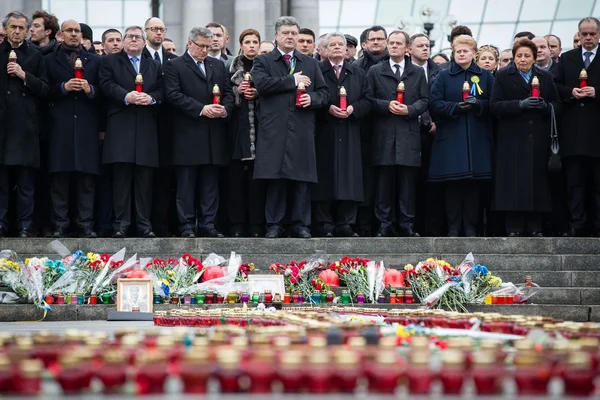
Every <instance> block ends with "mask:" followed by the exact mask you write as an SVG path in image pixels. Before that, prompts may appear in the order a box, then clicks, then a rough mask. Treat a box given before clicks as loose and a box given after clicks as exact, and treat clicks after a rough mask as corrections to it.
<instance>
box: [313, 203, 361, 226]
mask: <svg viewBox="0 0 600 400" xmlns="http://www.w3.org/2000/svg"><path fill="white" fill-rule="evenodd" d="M314 206H315V218H314V222H315V224H314V225H317V226H318V229H320V230H321V232H322V233H333V230H334V229H336V230H343V229H348V228H350V225H354V223H355V222H356V211H357V209H358V203H357V202H356V201H351V200H342V201H318V202H315V204H314ZM332 208H333V209H334V213H335V218H334V217H333V216H332Z"/></svg>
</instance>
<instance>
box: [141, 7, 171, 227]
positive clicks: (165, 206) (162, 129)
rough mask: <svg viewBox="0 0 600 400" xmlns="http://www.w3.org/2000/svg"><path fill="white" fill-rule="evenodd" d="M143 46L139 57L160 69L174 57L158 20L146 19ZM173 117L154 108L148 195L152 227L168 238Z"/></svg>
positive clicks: (166, 110) (165, 107)
mask: <svg viewBox="0 0 600 400" xmlns="http://www.w3.org/2000/svg"><path fill="white" fill-rule="evenodd" d="M144 29H145V31H146V35H147V37H146V46H145V47H144V50H143V51H142V57H146V58H150V59H153V60H155V61H157V62H159V63H160V64H161V65H162V66H163V72H164V66H165V64H166V63H167V62H168V61H169V60H172V59H174V58H177V55H175V54H173V53H169V52H168V51H167V50H166V49H165V48H164V47H163V42H164V40H165V34H166V33H167V28H166V27H165V24H164V23H163V22H162V21H161V20H160V19H158V18H155V17H153V18H148V19H147V20H146V23H145V24H144ZM172 129H173V115H172V112H171V110H170V108H169V106H168V104H167V103H164V104H162V105H160V106H159V107H158V169H156V171H154V185H153V193H152V227H153V229H154V232H155V233H156V235H157V236H159V237H160V236H170V235H171V229H170V228H171V226H172V225H173V224H172V223H170V222H171V221H173V220H174V219H175V215H176V212H175V209H174V206H175V195H174V193H173V192H174V190H175V173H174V172H173V162H172V160H171V154H172V153H173V132H172ZM174 228H175V227H174Z"/></svg>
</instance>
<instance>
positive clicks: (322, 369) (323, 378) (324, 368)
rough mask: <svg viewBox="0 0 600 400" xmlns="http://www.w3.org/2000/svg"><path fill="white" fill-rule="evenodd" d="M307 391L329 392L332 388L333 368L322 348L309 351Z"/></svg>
mask: <svg viewBox="0 0 600 400" xmlns="http://www.w3.org/2000/svg"><path fill="white" fill-rule="evenodd" d="M306 375H307V378H308V385H307V386H308V392H309V393H318V394H323V393H329V392H331V391H332V389H333V387H332V386H333V381H332V379H331V378H332V377H333V370H332V369H331V367H330V366H329V356H328V354H327V352H326V351H325V350H324V348H322V349H321V351H317V352H311V354H310V360H309V366H308V369H307V371H306Z"/></svg>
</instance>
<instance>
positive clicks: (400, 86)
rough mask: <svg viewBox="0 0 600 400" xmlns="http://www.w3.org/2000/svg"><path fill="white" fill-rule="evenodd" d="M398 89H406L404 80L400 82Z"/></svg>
mask: <svg viewBox="0 0 600 400" xmlns="http://www.w3.org/2000/svg"><path fill="white" fill-rule="evenodd" d="M396 90H404V81H401V82H400V83H399V84H398V87H397V88H396Z"/></svg>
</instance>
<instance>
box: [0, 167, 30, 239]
mask: <svg viewBox="0 0 600 400" xmlns="http://www.w3.org/2000/svg"><path fill="white" fill-rule="evenodd" d="M35 174H36V170H35V169H34V168H28V167H22V166H5V165H0V225H1V226H2V228H4V231H5V232H7V231H8V205H9V200H10V192H11V187H12V185H11V183H10V182H11V175H13V176H14V179H15V181H14V184H15V186H14V187H15V193H16V202H15V211H16V217H17V219H16V222H17V229H18V230H22V229H28V230H31V229H32V228H33V204H34V201H35V199H34V192H35V190H34V189H35Z"/></svg>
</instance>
